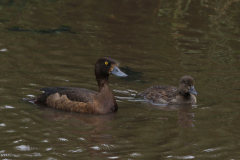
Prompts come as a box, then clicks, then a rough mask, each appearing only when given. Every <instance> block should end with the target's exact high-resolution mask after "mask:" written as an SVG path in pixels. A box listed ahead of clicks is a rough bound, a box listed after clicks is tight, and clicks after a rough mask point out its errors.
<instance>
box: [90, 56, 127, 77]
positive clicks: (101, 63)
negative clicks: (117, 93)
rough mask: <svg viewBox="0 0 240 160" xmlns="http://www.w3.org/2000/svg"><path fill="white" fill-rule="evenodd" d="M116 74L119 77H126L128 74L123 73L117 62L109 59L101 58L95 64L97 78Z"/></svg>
mask: <svg viewBox="0 0 240 160" xmlns="http://www.w3.org/2000/svg"><path fill="white" fill-rule="evenodd" d="M110 74H114V75H116V76H118V77H126V76H127V74H125V73H123V72H122V71H121V70H120V69H119V68H118V64H117V62H116V61H115V60H114V59H112V58H109V57H102V58H99V59H98V61H97V62H96V64H95V75H96V76H101V77H105V76H109V75H110Z"/></svg>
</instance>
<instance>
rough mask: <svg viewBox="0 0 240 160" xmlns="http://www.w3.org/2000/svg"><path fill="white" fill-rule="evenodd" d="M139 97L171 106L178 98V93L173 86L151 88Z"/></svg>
mask: <svg viewBox="0 0 240 160" xmlns="http://www.w3.org/2000/svg"><path fill="white" fill-rule="evenodd" d="M139 95H140V96H141V97H143V98H145V99H147V100H150V101H152V102H154V103H161V104H171V103H172V102H174V101H176V99H177V98H178V95H179V91H178V88H176V87H173V86H152V87H150V88H148V89H146V90H145V91H143V92H141V93H140V94H139Z"/></svg>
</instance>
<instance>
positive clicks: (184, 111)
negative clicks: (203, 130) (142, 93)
mask: <svg viewBox="0 0 240 160" xmlns="http://www.w3.org/2000/svg"><path fill="white" fill-rule="evenodd" d="M150 105H151V107H154V108H156V109H159V110H163V111H177V115H178V124H179V127H195V126H194V124H193V122H194V119H193V118H194V114H195V113H192V109H194V108H197V106H196V105H191V104H188V105H153V104H150ZM149 107H150V106H149Z"/></svg>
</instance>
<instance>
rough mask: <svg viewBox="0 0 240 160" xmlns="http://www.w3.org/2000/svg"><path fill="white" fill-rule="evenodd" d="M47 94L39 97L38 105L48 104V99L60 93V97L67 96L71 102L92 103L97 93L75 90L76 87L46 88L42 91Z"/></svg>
mask: <svg viewBox="0 0 240 160" xmlns="http://www.w3.org/2000/svg"><path fill="white" fill-rule="evenodd" d="M41 90H42V91H44V92H45V93H43V94H41V95H40V96H38V97H37V99H36V102H37V103H43V104H44V103H46V100H47V97H48V96H50V95H52V94H54V93H59V94H60V95H66V96H67V98H68V99H69V100H71V101H78V102H85V103H87V102H92V101H93V98H94V96H95V95H96V94H97V92H94V91H91V90H88V89H85V88H75V87H45V88H42V89H41Z"/></svg>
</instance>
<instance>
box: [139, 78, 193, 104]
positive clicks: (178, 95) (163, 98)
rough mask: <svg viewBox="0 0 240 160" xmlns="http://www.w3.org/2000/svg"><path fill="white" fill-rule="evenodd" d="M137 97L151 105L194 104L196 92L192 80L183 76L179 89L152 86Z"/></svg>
mask: <svg viewBox="0 0 240 160" xmlns="http://www.w3.org/2000/svg"><path fill="white" fill-rule="evenodd" d="M139 95H140V96H141V97H143V98H145V99H147V100H150V101H152V102H153V103H160V104H195V103H196V102H197V99H196V97H195V95H197V92H196V90H195V88H194V79H193V78H192V77H191V76H183V77H182V78H181V80H180V83H179V88H176V87H173V86H152V87H150V88H148V89H146V90H145V91H143V92H141V93H139Z"/></svg>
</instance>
